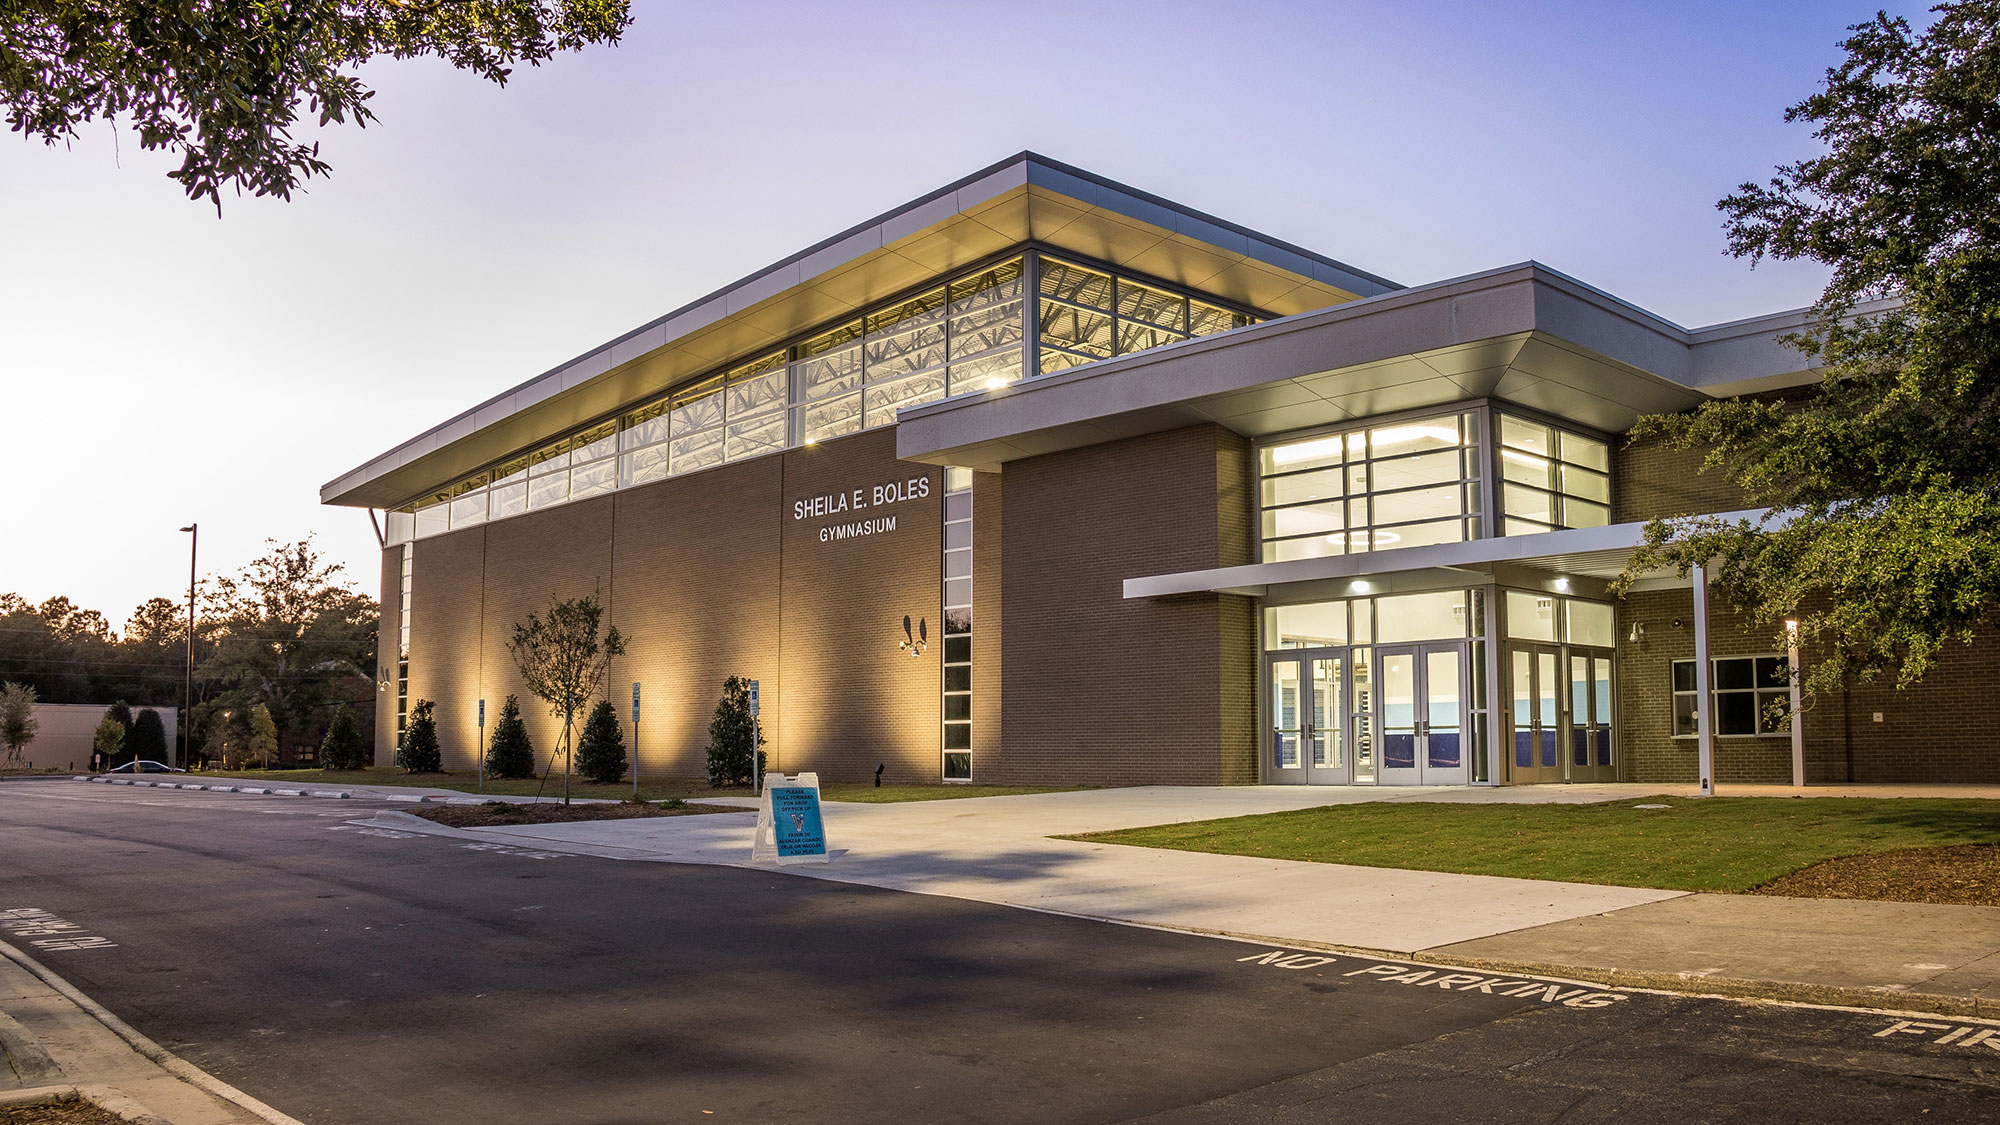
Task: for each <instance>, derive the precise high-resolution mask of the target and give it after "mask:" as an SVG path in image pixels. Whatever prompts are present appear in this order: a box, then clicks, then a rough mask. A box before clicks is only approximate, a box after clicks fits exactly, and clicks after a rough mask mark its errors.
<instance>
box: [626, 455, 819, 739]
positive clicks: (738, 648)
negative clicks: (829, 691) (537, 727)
mask: <svg viewBox="0 0 2000 1125" xmlns="http://www.w3.org/2000/svg"><path fill="white" fill-rule="evenodd" d="M783 468H784V465H783V458H782V457H760V458H757V459H755V460H752V461H743V462H738V463H735V464H730V465H723V466H721V467H719V468H715V469H710V470H708V471H706V472H702V473H696V474H694V475H692V476H687V477H677V478H674V479H672V480H666V481H661V482H659V483H657V484H649V485H644V486H641V487H639V488H628V489H623V490H620V491H618V492H614V493H612V496H613V497H614V498H615V499H616V500H617V513H616V515H617V530H616V547H615V549H614V555H613V559H612V568H611V569H612V574H613V575H614V581H613V582H612V584H611V587H610V588H611V591H612V597H613V600H612V618H611V619H612V620H613V621H614V622H616V623H617V625H618V628H619V629H620V631H622V632H625V633H629V634H630V635H631V638H632V639H631V642H630V644H629V646H628V647H627V649H626V653H625V656H623V657H622V658H620V659H619V660H618V661H617V662H616V663H615V664H614V666H613V667H612V669H611V677H610V678H611V683H612V685H613V689H612V695H613V698H615V699H616V700H617V701H618V704H619V714H620V716H621V717H623V718H624V719H626V720H627V721H628V722H629V721H630V719H631V706H632V683H633V681H635V680H636V681H638V682H639V683H640V685H641V693H642V707H641V713H640V724H639V763H640V772H642V773H645V774H647V775H649V776H650V775H655V774H663V775H667V776H672V777H700V776H703V775H704V773H705V772H706V770H707V762H708V723H709V720H710V719H711V718H713V717H714V714H715V705H716V703H717V701H718V700H720V699H721V698H722V682H723V681H724V680H726V679H727V678H729V677H730V676H732V675H736V676H747V677H749V678H751V679H754V680H756V681H758V695H759V697H760V703H761V707H760V711H761V714H760V715H759V721H760V722H761V723H762V726H763V730H764V737H765V738H767V739H768V740H769V742H768V743H767V744H766V745H765V747H764V752H765V753H766V754H768V755H771V758H772V761H773V762H779V761H782V756H781V755H779V754H777V753H776V751H778V750H779V749H780V747H781V745H782V737H783V731H784V726H785V722H784V705H783V704H784V698H785V692H784V684H783V675H782V669H781V668H780V656H781V651H782V646H781V643H780V639H781V633H780V618H779V613H778V607H779V599H780V582H779V568H780V564H779V551H780V540H779V530H780V526H781V523H782V521H783V519H784V518H785V516H784V513H783V511H782V509H783V508H784V507H785V506H786V505H785V503H784V491H783Z"/></svg>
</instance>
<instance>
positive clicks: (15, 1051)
mask: <svg viewBox="0 0 2000 1125" xmlns="http://www.w3.org/2000/svg"><path fill="white" fill-rule="evenodd" d="M0 1060H5V1061H6V1062H8V1063H11V1064H13V1068H14V1073H15V1074H17V1075H19V1076H20V1079H21V1081H23V1082H25V1083H27V1084H28V1085H30V1086H36V1085H47V1084H48V1083H51V1082H54V1081H56V1080H57V1079H59V1078H61V1077H62V1076H63V1069H62V1067H60V1066H57V1065H56V1060H54V1059H52V1058H50V1057H49V1053H48V1052H47V1051H45V1050H43V1049H42V1041H41V1040H39V1039H37V1038H35V1037H34V1036H33V1035H31V1034H29V1033H28V1029H27V1028H25V1027H22V1026H21V1024H20V1022H19V1021H18V1020H16V1019H15V1018H14V1017H13V1016H10V1015H8V1014H7V1013H5V1012H0ZM0 1073H4V1071H0Z"/></svg>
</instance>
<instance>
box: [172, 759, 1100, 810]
mask: <svg viewBox="0 0 2000 1125" xmlns="http://www.w3.org/2000/svg"><path fill="white" fill-rule="evenodd" d="M190 776H192V777H236V778H244V779H247V780H251V781H262V782H268V783H270V784H272V785H280V786H284V787H286V788H297V787H299V786H302V785H317V786H327V785H401V786H408V787H413V788H418V789H455V790H458V791H459V792H462V793H488V794H492V795H494V796H500V797H532V796H534V795H535V793H536V791H537V789H538V788H539V789H540V792H541V794H542V795H543V796H545V797H560V796H562V777H561V775H557V776H555V777H551V778H549V781H548V784H547V785H546V786H544V785H542V783H541V782H540V781H539V780H537V779H532V778H531V779H529V780H526V781H501V780H499V779H497V778H490V777H489V778H487V779H486V785H485V787H484V788H481V787H480V785H479V775H478V774H476V773H473V772H472V771H470V770H452V771H448V772H445V773H404V772H403V771H402V770H400V769H397V768H395V767H393V766H372V767H370V768H368V769H364V770H208V771H206V772H203V773H201V774H194V775H190ZM1060 792H1065V790H1061V789H1033V788H1022V787H1018V786H1005V785H884V786H883V787H882V788H880V789H877V788H875V787H874V786H872V785H826V786H822V787H821V788H820V796H821V797H823V798H825V799H826V800H829V801H868V802H872V803H883V802H891V801H940V800H949V799H951V798H955V797H1006V796H1013V795H1015V794H1018V793H1060ZM569 793H570V796H572V797H606V798H609V799H611V800H614V801H627V800H630V799H631V798H632V782H631V780H630V779H629V778H628V779H627V780H625V781H621V782H618V783H617V784H615V785H597V784H595V783H592V782H589V781H585V780H583V779H582V778H577V777H573V778H571V779H570V783H569ZM669 797H742V798H744V799H746V800H750V799H752V798H751V794H750V790H749V789H748V788H747V787H738V788H734V789H710V788H709V787H708V783H707V782H706V781H703V780H702V779H700V778H686V777H655V778H645V777H642V778H640V779H639V799H640V800H642V801H664V800H666V799H667V798H669Z"/></svg>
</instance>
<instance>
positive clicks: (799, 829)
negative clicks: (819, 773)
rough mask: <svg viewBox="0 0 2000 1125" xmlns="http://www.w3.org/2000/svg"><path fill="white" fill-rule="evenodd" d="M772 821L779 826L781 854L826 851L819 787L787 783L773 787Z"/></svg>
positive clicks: (777, 828)
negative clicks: (820, 817)
mask: <svg viewBox="0 0 2000 1125" xmlns="http://www.w3.org/2000/svg"><path fill="white" fill-rule="evenodd" d="M771 821H772V827H773V828H774V829H775V830H776V836H777V845H778V858H779V859H786V858H789V857H792V856H806V855H825V854H826V832H825V831H824V830H823V829H822V828H821V827H820V820H819V790H818V789H815V788H808V787H806V786H803V785H786V786H781V787H777V788H773V789H772V790H771Z"/></svg>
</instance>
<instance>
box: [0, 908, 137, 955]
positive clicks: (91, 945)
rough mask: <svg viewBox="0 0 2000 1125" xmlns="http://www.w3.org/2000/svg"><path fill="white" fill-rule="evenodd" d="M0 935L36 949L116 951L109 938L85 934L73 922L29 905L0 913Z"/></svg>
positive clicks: (80, 927)
mask: <svg viewBox="0 0 2000 1125" xmlns="http://www.w3.org/2000/svg"><path fill="white" fill-rule="evenodd" d="M0 932H4V933H5V934H6V935H7V936H8V937H16V938H24V939H26V940H27V942H28V944H29V945H32V946H34V947H35V948H36V949H47V950H63V949H116V948H118V944H117V943H116V942H114V941H112V940H111V939H110V938H106V937H99V936H97V935H96V934H92V933H89V932H87V931H86V930H85V929H84V928H83V927H82V926H80V925H77V924H76V923H75V922H71V921H68V920H66V919H62V918H58V917H56V916H55V915H53V914H51V913H49V912H48V911H46V910H41V909H38V908H36V907H32V906H24V907H20V908H17V909H14V910H0Z"/></svg>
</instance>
